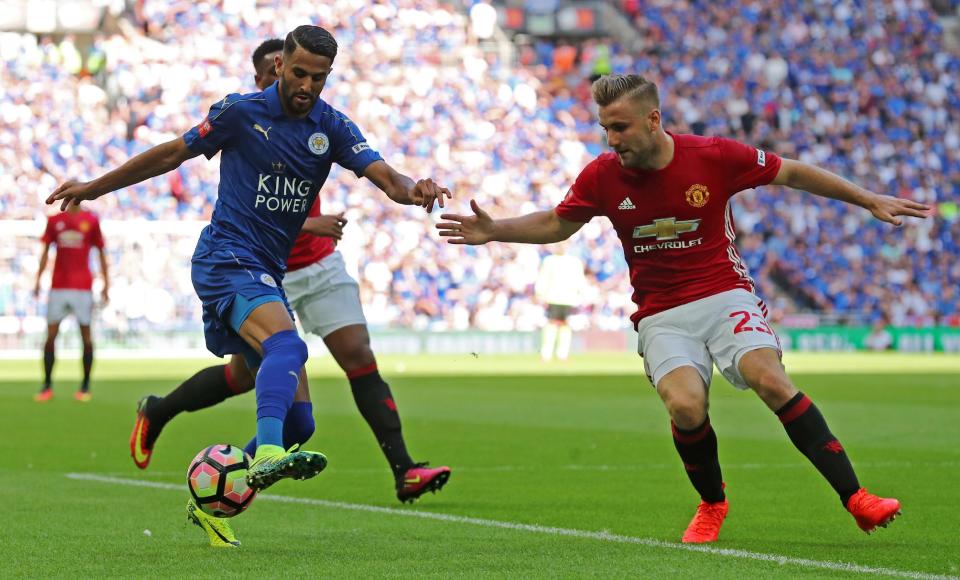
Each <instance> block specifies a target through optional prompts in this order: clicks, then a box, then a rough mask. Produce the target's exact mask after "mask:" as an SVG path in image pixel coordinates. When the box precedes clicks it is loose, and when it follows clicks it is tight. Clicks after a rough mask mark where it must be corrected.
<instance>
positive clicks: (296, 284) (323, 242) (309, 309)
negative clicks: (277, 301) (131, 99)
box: [130, 38, 450, 501]
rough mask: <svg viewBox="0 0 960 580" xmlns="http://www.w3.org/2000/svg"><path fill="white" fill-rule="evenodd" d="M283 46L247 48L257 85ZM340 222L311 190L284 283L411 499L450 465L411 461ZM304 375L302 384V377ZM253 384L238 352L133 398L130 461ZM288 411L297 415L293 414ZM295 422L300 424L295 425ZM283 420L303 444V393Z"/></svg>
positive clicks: (307, 414) (308, 419) (289, 437)
mask: <svg viewBox="0 0 960 580" xmlns="http://www.w3.org/2000/svg"><path fill="white" fill-rule="evenodd" d="M282 51H283V41H282V40H280V39H276V38H274V39H271V40H267V41H266V42H264V43H262V44H261V45H260V46H258V47H257V49H256V50H255V51H254V52H253V65H254V69H255V76H254V79H255V81H256V84H257V87H258V88H259V89H261V90H264V89H266V88H267V87H269V86H270V85H272V84H273V83H274V82H275V81H276V80H277V74H276V67H275V62H274V61H275V59H276V58H277V57H279V56H280V55H281V52H282ZM345 223H346V220H345V219H344V218H343V216H342V215H321V214H320V197H319V196H318V197H317V200H316V201H315V202H314V203H313V206H312V207H311V208H310V212H309V214H308V217H307V219H306V221H305V222H304V226H303V233H301V234H300V235H299V236H298V237H297V239H296V242H295V243H294V246H293V251H292V252H291V254H290V257H289V259H288V262H287V274H286V277H285V278H284V281H283V286H284V289H285V290H286V293H287V298H288V299H289V302H290V305H291V306H292V307H293V309H294V311H295V312H296V314H297V316H298V317H299V318H300V322H301V324H302V325H303V327H304V330H305V331H306V332H310V333H313V334H318V335H320V336H321V337H322V338H323V340H324V343H325V344H326V345H327V348H328V349H329V351H330V353H331V355H332V356H333V358H334V359H335V360H336V361H337V363H338V364H339V365H340V367H341V368H342V369H343V370H344V372H345V373H346V374H347V378H348V379H349V382H350V387H351V390H352V392H353V396H354V400H355V402H356V404H357V408H358V409H359V410H360V413H361V414H362V415H363V417H364V418H365V419H366V420H367V423H368V424H369V425H370V428H371V430H373V432H374V435H375V436H376V438H377V441H378V442H379V443H380V448H381V450H382V451H383V454H384V456H385V457H386V459H387V461H388V463H389V464H390V468H391V470H392V471H393V476H394V480H395V482H396V493H397V498H398V499H400V500H401V501H413V500H415V499H416V498H418V497H420V496H421V495H422V494H424V493H425V492H427V491H437V490H439V489H440V488H442V487H443V486H444V484H446V482H447V480H448V479H449V477H450V468H448V467H445V466H441V467H436V468H430V467H428V466H427V465H426V464H423V463H416V462H414V461H413V459H411V458H410V455H409V453H408V452H407V446H406V442H405V441H404V438H403V433H402V431H401V428H400V415H399V413H398V412H397V406H396V403H395V402H394V397H393V394H392V393H391V391H390V387H389V385H387V383H386V382H385V381H384V380H383V379H382V378H381V377H380V373H379V371H378V370H377V362H376V359H375V358H374V356H373V351H372V350H371V349H370V335H369V333H368V331H367V325H366V320H365V318H364V316H363V309H362V307H361V304H360V295H359V287H358V285H357V283H356V281H355V280H353V278H351V277H350V275H349V274H348V273H347V272H346V269H345V265H344V262H343V257H342V256H341V255H340V253H339V252H338V251H336V245H335V244H336V240H339V239H340V237H341V236H342V235H343V226H344V224H345ZM303 379H304V386H306V377H305V376H304V377H303ZM253 385H254V378H253V376H252V375H251V374H250V371H249V369H247V366H246V365H245V364H244V362H243V359H242V357H239V356H237V355H233V356H232V357H231V359H230V362H229V364H227V365H219V366H214V367H208V368H206V369H203V370H201V371H199V372H197V373H196V374H195V375H194V376H193V377H191V378H189V379H187V380H186V381H184V382H183V383H182V384H181V385H180V386H178V387H177V388H176V389H174V390H173V391H172V392H170V393H169V394H168V395H166V396H165V397H155V396H152V395H151V396H148V397H144V398H143V399H141V401H140V403H139V404H138V408H137V420H136V423H135V425H134V429H133V432H132V434H131V437H130V454H131V456H132V457H133V461H134V463H135V464H136V465H137V467H140V468H141V469H145V468H146V467H147V465H148V464H149V463H150V459H151V457H152V454H153V448H154V445H155V443H156V440H157V438H158V437H159V435H160V433H161V431H162V429H163V427H164V426H165V425H166V424H167V423H168V422H169V421H170V420H172V419H173V418H174V417H176V416H177V415H178V414H179V413H181V412H183V411H197V410H199V409H204V408H207V407H210V406H213V405H216V404H217V403H220V402H221V401H224V400H226V399H227V398H229V397H232V396H234V395H237V394H240V393H244V392H247V391H249V390H251V389H252V388H253ZM307 394H309V393H307ZM291 415H294V416H302V417H303V419H301V420H291V418H290V416H291ZM288 425H290V426H291V427H290V428H288V427H287V426H288ZM293 425H297V426H298V427H300V428H301V431H299V432H294V431H293V429H292V426H293ZM284 426H285V432H284V439H285V441H284V445H292V444H293V443H300V444H303V443H305V442H306V441H307V439H309V438H310V436H311V435H312V433H313V430H314V423H313V414H312V405H311V403H310V401H309V400H308V397H307V400H295V401H294V403H293V406H292V407H291V408H290V411H289V412H288V419H287V420H285V422H284ZM255 445H256V440H255V439H254V440H253V441H251V444H250V445H248V448H247V450H248V452H252V451H253V450H254V449H255Z"/></svg>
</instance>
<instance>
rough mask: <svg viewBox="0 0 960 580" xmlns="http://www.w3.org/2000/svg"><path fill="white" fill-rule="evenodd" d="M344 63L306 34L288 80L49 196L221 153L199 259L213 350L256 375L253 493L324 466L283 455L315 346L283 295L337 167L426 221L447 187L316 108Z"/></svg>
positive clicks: (303, 29)
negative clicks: (413, 173)
mask: <svg viewBox="0 0 960 580" xmlns="http://www.w3.org/2000/svg"><path fill="white" fill-rule="evenodd" d="M336 55H337V43H336V40H334V38H333V36H332V35H331V34H330V33H329V32H327V31H326V30H324V29H323V28H320V27H318V26H311V25H304V26H299V27H297V28H296V29H295V30H293V32H291V33H289V34H288V35H287V37H286V39H285V41H284V47H283V54H282V57H281V59H279V60H278V62H277V73H278V74H279V77H280V80H279V83H278V84H275V85H272V86H271V87H269V88H267V89H266V90H264V91H262V92H258V93H251V94H246V95H239V94H231V95H227V96H226V97H225V98H224V99H223V100H221V101H219V102H217V103H216V104H214V105H213V106H212V107H211V108H210V112H209V114H208V115H207V117H206V118H205V119H204V120H203V121H202V122H201V123H200V124H199V125H197V126H196V127H194V128H193V129H191V130H190V131H188V132H187V133H185V134H184V135H183V136H182V137H180V138H178V139H174V140H172V141H169V142H167V143H163V144H161V145H157V146H156V147H153V148H151V149H149V150H147V151H145V152H143V153H141V154H139V155H137V156H136V157H134V158H132V159H130V160H129V161H127V162H126V163H124V164H123V165H121V166H120V167H119V168H117V169H115V170H113V171H110V172H108V173H106V174H104V175H103V176H101V177H99V178H97V179H94V180H92V181H89V182H75V181H67V182H65V183H63V184H62V185H60V187H58V188H57V189H56V190H55V191H54V192H53V193H52V194H51V195H50V196H49V197H48V198H47V203H48V204H52V203H54V202H57V201H60V202H61V208H66V207H67V205H69V204H70V203H71V202H79V201H82V200H88V199H96V198H98V197H100V196H102V195H104V194H106V193H109V192H112V191H116V190H117V189H120V188H123V187H127V186H129V185H133V184H135V183H139V182H141V181H144V180H146V179H149V178H151V177H155V176H157V175H161V174H163V173H166V172H168V171H171V170H173V169H175V168H177V167H179V166H180V164H182V163H183V162H184V161H186V160H187V159H191V158H193V157H196V156H198V155H200V154H203V155H205V156H206V157H207V158H208V159H209V158H211V157H213V156H214V155H216V153H217V152H218V151H219V152H221V153H222V154H221V160H220V187H219V192H218V199H217V203H216V206H215V208H214V212H213V217H212V219H211V222H210V225H208V226H207V227H206V228H204V230H203V232H202V234H201V235H200V240H199V242H198V243H197V248H196V250H195V252H194V255H193V259H192V265H193V267H192V278H193V285H194V288H195V289H196V291H197V295H198V296H199V297H200V300H201V301H202V302H203V321H204V334H205V337H206V343H207V348H208V349H209V350H210V351H211V352H213V353H214V354H216V355H217V356H223V355H226V354H241V355H242V356H243V357H244V359H245V361H246V362H247V365H248V367H250V368H251V370H253V369H256V368H259V371H257V372H256V386H255V389H256V399H257V450H256V454H255V456H254V460H253V463H252V465H251V467H250V469H249V471H248V476H247V482H248V484H249V485H250V486H251V487H253V488H255V489H257V490H262V489H264V488H266V487H269V486H270V485H272V484H273V483H274V482H276V481H278V480H280V479H283V478H294V479H307V478H310V477H313V476H315V475H316V474H318V473H319V472H320V471H322V470H323V469H324V468H325V467H326V463H327V461H326V457H324V456H323V454H321V453H317V452H312V451H305V450H299V449H297V448H296V447H293V448H291V449H290V450H284V448H283V424H284V419H285V418H286V416H287V411H288V410H289V409H290V407H291V405H292V404H293V401H294V396H295V394H296V393H297V391H298V387H299V385H300V373H301V369H302V367H303V365H304V363H305V362H306V360H307V346H306V344H305V343H304V342H303V340H302V339H301V338H300V337H299V336H298V335H297V331H296V328H295V326H294V323H293V318H292V314H291V312H290V308H289V305H288V304H287V300H286V296H285V295H284V292H283V289H282V285H281V283H282V280H283V274H284V271H285V269H286V259H287V256H288V255H289V253H290V248H291V247H292V245H293V243H294V240H295V238H296V237H297V234H298V233H299V232H300V229H301V227H302V226H303V223H304V220H305V219H306V217H307V211H308V210H309V209H310V206H311V205H312V204H313V202H314V199H315V198H316V196H317V193H318V192H319V190H320V188H321V186H322V185H323V183H324V181H325V180H326V178H327V176H328V174H329V172H330V167H331V165H332V164H333V163H337V164H339V165H341V166H342V167H345V168H347V169H350V170H352V171H354V172H355V173H356V174H357V175H358V176H361V177H366V178H367V179H369V180H371V181H372V182H373V183H374V184H375V185H376V186H377V187H379V188H380V189H381V190H382V191H383V192H384V193H385V194H386V195H387V197H389V198H390V199H392V200H393V201H395V202H397V203H401V204H405V205H419V206H421V207H423V208H425V209H426V210H427V211H428V212H430V211H431V210H432V209H433V205H434V202H437V203H438V204H439V205H440V207H443V204H444V196H446V197H448V198H449V197H450V192H449V190H447V189H446V188H443V187H440V186H439V185H437V184H436V183H434V181H433V180H432V179H429V178H428V179H421V180H419V181H417V182H414V181H413V180H412V179H410V178H409V177H407V176H405V175H402V174H400V173H398V172H397V171H396V170H394V169H393V168H392V167H390V166H389V165H388V164H387V163H386V162H385V161H384V160H383V158H382V157H381V156H380V155H379V154H378V153H377V152H376V151H374V150H373V149H371V148H370V146H369V145H368V144H367V142H366V140H365V139H364V137H363V135H362V134H361V132H360V130H359V129H358V128H357V127H356V125H354V124H353V123H352V122H351V121H350V120H349V119H348V118H347V117H346V116H344V115H343V114H342V113H340V112H339V111H337V110H336V109H334V108H333V107H331V106H330V105H328V104H327V103H326V102H324V101H322V100H320V99H319V95H320V92H321V91H322V90H323V87H324V84H325V83H326V81H327V78H328V76H329V75H330V72H331V70H332V66H333V61H334V58H335V57H336Z"/></svg>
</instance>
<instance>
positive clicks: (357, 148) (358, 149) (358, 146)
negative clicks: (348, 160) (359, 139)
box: [351, 141, 370, 154]
mask: <svg viewBox="0 0 960 580" xmlns="http://www.w3.org/2000/svg"><path fill="white" fill-rule="evenodd" d="M369 148H370V145H367V142H366V141H364V142H363V143H357V144H356V145H354V146H353V147H351V149H352V150H353V152H354V154H357V153H360V152H361V151H366V150H367V149H369Z"/></svg>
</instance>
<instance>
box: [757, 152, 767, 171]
mask: <svg viewBox="0 0 960 580" xmlns="http://www.w3.org/2000/svg"><path fill="white" fill-rule="evenodd" d="M757 165H759V166H760V167H766V166H767V154H766V153H764V152H763V151H762V150H761V149H757Z"/></svg>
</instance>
